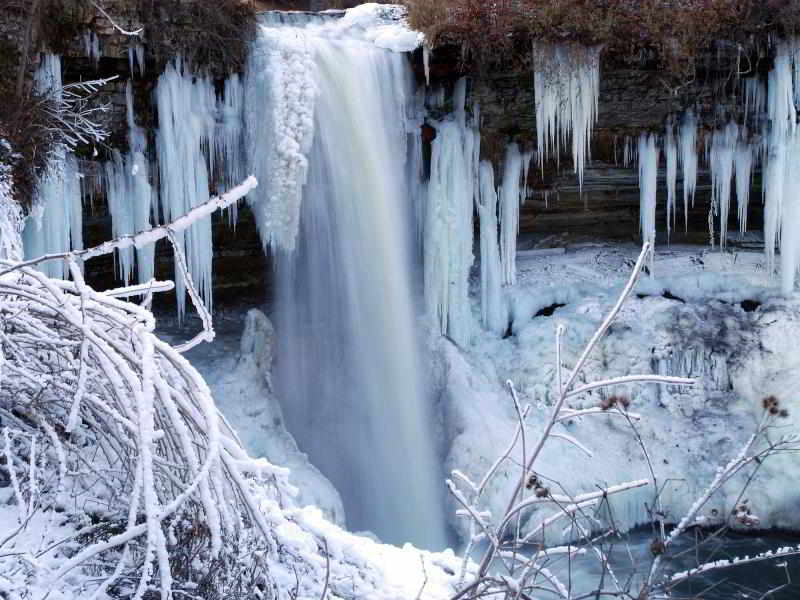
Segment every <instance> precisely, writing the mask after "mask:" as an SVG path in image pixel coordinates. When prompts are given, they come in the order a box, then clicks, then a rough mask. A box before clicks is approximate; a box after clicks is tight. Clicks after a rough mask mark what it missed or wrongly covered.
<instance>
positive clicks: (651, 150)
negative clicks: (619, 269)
mask: <svg viewBox="0 0 800 600" xmlns="http://www.w3.org/2000/svg"><path fill="white" fill-rule="evenodd" d="M657 185H658V146H657V145H656V136H655V135H653V134H645V133H643V134H642V135H641V136H639V227H640V229H641V232H642V239H643V240H644V241H646V242H649V243H650V247H651V248H655V243H656V191H657ZM651 256H652V254H651ZM650 266H651V269H650V273H651V274H652V272H653V271H652V259H651V265H650Z"/></svg>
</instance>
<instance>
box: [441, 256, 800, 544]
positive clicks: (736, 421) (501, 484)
mask: <svg viewBox="0 0 800 600" xmlns="http://www.w3.org/2000/svg"><path fill="white" fill-rule="evenodd" d="M637 252H638V250H637V249H636V248H635V247H633V246H629V247H624V246H619V245H615V246H603V245H598V246H596V247H594V248H585V249H580V250H579V249H574V250H573V249H568V250H567V252H566V253H564V254H561V255H552V254H551V255H547V256H542V257H539V258H536V257H531V258H530V259H527V260H526V261H525V262H524V264H520V272H519V274H518V283H517V286H516V288H514V292H513V295H512V297H511V303H512V314H513V315H514V325H513V332H514V336H513V337H511V338H508V339H498V338H497V337H496V336H494V335H490V334H489V333H488V332H487V333H485V334H482V335H480V336H476V339H475V342H474V344H473V345H471V346H469V347H466V348H457V347H455V346H453V345H452V344H450V343H449V342H447V341H446V340H442V341H441V342H440V344H439V352H440V354H439V356H440V357H441V361H442V362H441V363H439V365H438V367H437V371H436V372H437V374H438V375H437V376H438V381H439V383H440V385H441V386H442V389H443V400H444V402H445V423H446V424H447V428H446V432H445V435H446V439H447V444H448V448H449V454H448V457H447V462H446V465H447V468H448V470H450V469H459V470H461V471H462V472H463V473H464V474H465V475H466V476H467V477H468V478H470V479H472V480H473V481H476V480H478V479H480V477H481V475H482V474H483V473H484V472H485V471H486V470H487V469H488V467H489V465H490V464H491V462H492V461H493V460H494V459H495V458H496V457H497V456H498V454H499V452H500V450H499V449H500V448H502V447H504V446H505V445H506V443H507V441H508V440H510V439H511V436H512V435H513V432H514V430H515V428H516V426H517V422H518V421H517V414H516V412H515V410H514V406H513V403H512V402H511V399H510V398H509V396H508V394H507V392H506V391H505V390H504V385H503V382H505V381H506V380H511V381H513V382H514V383H515V384H516V387H517V390H518V391H519V394H520V402H522V403H531V404H532V406H533V414H532V416H531V417H530V418H529V421H530V423H531V430H532V431H533V432H535V431H537V428H538V427H539V425H538V424H539V423H541V422H543V421H544V420H546V418H547V416H548V415H549V411H550V408H549V404H550V403H551V402H552V401H553V394H554V389H555V387H554V386H555V381H556V366H555V364H554V352H553V344H554V340H555V329H556V327H557V326H559V325H564V326H565V327H566V336H565V337H564V344H563V349H562V365H563V366H564V367H566V368H569V367H570V365H571V364H572V363H573V362H574V360H575V358H576V354H575V353H576V352H577V351H578V350H579V349H580V348H582V345H583V344H584V343H585V341H586V339H587V337H588V336H589V335H590V334H591V333H592V332H593V331H594V328H595V327H596V326H597V324H598V323H599V321H600V320H601V319H602V318H603V317H604V315H605V312H606V311H607V310H608V307H609V305H610V304H611V303H612V302H613V300H614V299H615V297H616V294H617V292H618V290H619V288H620V286H621V285H622V283H623V281H624V279H625V278H626V277H627V275H628V271H629V269H630V266H629V265H630V261H631V260H632V257H633V256H635V254H636V253H637ZM654 272H655V273H656V274H657V276H656V277H655V278H652V279H651V278H645V279H643V280H641V281H640V283H639V285H638V289H637V290H636V292H637V293H638V294H646V295H648V297H645V298H638V297H635V296H634V297H633V298H631V299H630V300H629V301H628V303H627V304H626V306H625V307H624V308H623V310H622V313H621V316H620V319H619V322H617V323H615V324H614V325H613V326H612V329H611V331H610V333H609V334H608V336H607V337H606V338H605V339H604V340H603V341H601V343H600V347H599V348H598V349H597V351H596V352H595V354H594V355H593V356H592V357H590V359H589V371H588V372H587V374H586V380H587V381H590V380H593V379H606V378H609V377H615V376H622V375H626V374H628V373H632V372H643V373H647V372H651V373H657V374H661V375H670V376H681V377H694V378H698V379H699V380H700V384H699V385H698V386H697V387H696V388H695V389H693V390H685V389H684V390H682V389H680V388H677V387H674V386H666V387H661V388H660V389H659V387H657V386H651V385H645V386H640V385H637V384H628V385H624V386H618V388H616V389H614V390H613V391H612V390H610V391H609V392H608V393H617V394H624V395H627V396H628V397H629V398H630V399H631V407H630V410H631V411H632V412H635V413H637V414H639V415H640V416H641V419H640V420H638V421H637V422H636V427H637V429H638V431H639V433H640V434H641V435H642V437H643V439H644V441H645V443H646V445H647V448H648V452H649V453H650V456H651V459H652V462H653V464H654V468H655V469H656V474H657V477H658V481H659V484H664V483H665V482H668V481H669V483H668V484H667V485H666V487H665V490H664V494H663V496H662V498H661V499H662V501H663V503H664V505H665V506H666V507H667V512H668V515H667V521H671V520H677V519H680V518H681V517H682V516H683V514H684V513H685V511H686V510H687V509H688V508H689V505H690V504H691V503H692V502H693V501H694V498H695V497H696V495H697V494H698V493H699V492H700V491H701V490H702V489H703V488H704V487H705V486H706V485H707V484H708V483H709V482H710V481H711V479H712V478H713V476H714V471H715V469H716V467H717V466H718V465H719V464H720V463H722V462H727V461H728V460H729V459H730V458H733V454H734V453H735V452H738V450H739V448H740V447H741V446H742V444H743V443H744V442H745V441H746V439H747V437H748V436H749V435H750V434H751V433H752V432H753V431H754V428H755V425H756V424H757V420H758V419H759V417H760V415H761V412H762V410H763V409H762V408H761V402H760V400H761V398H762V397H763V396H765V395H767V394H770V393H775V394H776V395H777V396H778V397H779V398H780V399H781V402H782V405H783V406H786V408H788V410H789V413H790V417H789V419H788V420H787V421H786V422H785V425H786V426H787V427H788V428H790V429H791V428H793V427H794V426H795V425H794V424H795V423H796V419H797V416H796V415H797V414H800V413H798V411H799V410H800V404H798V403H797V401H796V400H795V399H796V397H797V392H798V391H800V378H798V377H797V375H796V372H797V369H798V367H800V363H798V358H797V354H796V352H794V351H793V350H792V345H793V344H794V343H795V342H794V341H793V340H795V339H796V336H797V335H798V334H800V302H798V299H797V298H796V297H794V296H792V298H790V299H782V298H781V296H780V294H779V293H778V290H777V289H776V287H775V283H774V282H773V281H771V280H770V278H769V277H768V275H767V272H766V271H765V269H764V259H763V256H762V255H761V254H759V253H755V252H739V253H737V254H735V255H733V254H720V253H718V252H716V251H711V250H698V249H697V248H696V247H695V248H691V247H684V248H682V247H676V246H673V247H672V248H671V249H670V251H662V252H659V253H658V254H657V255H656V257H655V269H654ZM664 290H669V291H670V292H671V294H672V295H674V296H677V297H679V298H681V299H683V300H684V301H685V303H683V302H681V301H678V300H671V299H668V298H665V297H662V293H663V292H664ZM743 300H754V301H757V302H762V303H763V304H762V305H761V306H760V307H758V309H757V310H756V311H755V312H745V310H744V309H743V308H742V307H741V306H740V305H739V303H740V302H742V301H743ZM553 303H562V304H566V306H564V307H562V308H558V309H557V310H556V311H555V313H554V314H553V316H552V317H542V316H539V317H534V316H533V315H534V314H535V313H536V311H537V310H538V308H537V307H544V306H549V305H551V304H553ZM602 396H603V394H602V393H598V392H597V391H590V392H587V393H585V394H582V395H581V396H580V397H578V398H576V399H575V401H574V402H573V403H572V404H571V405H570V406H571V407H572V408H574V409H577V410H582V409H590V408H593V407H597V406H598V405H599V402H600V400H601V398H602ZM783 424H784V423H781V425H783ZM559 428H560V429H558V430H557V433H560V434H564V435H567V436H569V437H571V438H575V439H577V440H579V441H580V442H581V443H582V444H583V445H585V446H586V448H587V449H588V450H589V451H591V452H592V453H593V454H594V458H593V459H589V458H588V457H587V456H586V455H585V452H583V451H582V450H581V449H579V448H577V447H572V446H571V445H567V444H565V443H561V442H560V441H558V440H554V441H552V442H550V444H549V445H548V446H546V447H545V451H544V454H543V456H542V458H541V459H540V461H539V462H538V463H537V465H538V466H537V474H539V475H540V476H544V477H550V478H553V479H555V480H557V481H559V482H561V483H562V484H564V485H565V486H566V488H567V490H568V491H570V492H571V493H580V492H584V491H592V490H594V489H596V488H595V486H596V485H606V484H612V483H615V482H618V481H624V480H630V479H636V478H649V475H648V471H647V466H646V462H645V461H644V459H643V456H642V453H641V450H640V449H639V448H638V445H637V443H636V441H635V437H634V436H633V435H632V433H631V431H630V429H629V428H628V426H627V425H626V422H625V420H624V419H621V418H619V417H616V418H615V417H614V416H613V415H611V414H609V415H608V416H600V417H597V416H582V417H581V416H576V417H575V418H574V419H573V420H567V421H565V422H564V423H563V424H561V425H559ZM517 458H519V457H517ZM796 469H797V464H796V461H795V460H794V458H793V457H792V456H791V455H788V454H787V455H781V456H776V457H772V458H770V459H769V460H767V461H766V462H765V463H764V465H763V466H762V467H761V470H760V471H759V477H758V483H757V488H753V489H752V490H751V491H749V494H750V495H751V497H756V498H757V506H758V515H759V517H760V519H761V526H764V527H771V526H781V527H797V526H798V523H799V521H798V518H797V514H796V511H795V510H794V507H795V506H796V503H797V501H798V496H797V491H796V490H794V488H791V486H786V485H785V483H784V482H785V478H786V477H792V476H793V475H791V474H792V473H796ZM501 473H503V475H502V476H501V477H498V478H496V481H495V482H493V483H492V484H491V486H490V489H489V490H488V491H487V497H486V498H487V500H486V505H485V507H486V509H487V510H489V511H490V512H491V513H492V514H495V515H496V514H502V512H503V511H504V509H505V503H506V502H507V497H508V494H509V493H510V490H511V486H513V485H514V484H515V483H516V479H515V478H516V477H517V476H518V475H517V473H518V471H516V469H515V468H514V467H513V466H512V465H511V464H509V466H508V468H507V469H501ZM743 477H744V476H742V477H738V478H737V479H736V480H735V481H734V482H732V483H731V484H730V485H728V486H726V487H725V488H724V489H723V490H722V491H721V492H720V493H719V494H718V495H716V496H715V497H714V498H713V499H712V502H711V504H710V505H709V506H708V507H707V511H710V510H711V509H712V508H713V509H716V510H718V511H719V514H728V513H729V512H730V509H731V504H732V503H734V502H735V501H737V498H738V493H739V491H740V489H741V485H742V484H743V482H744V479H743ZM751 501H752V500H751ZM645 503H648V504H650V505H652V504H653V498H652V491H651V490H648V489H647V488H643V489H642V490H640V491H633V492H627V493H625V494H622V495H619V496H616V497H615V499H614V500H613V501H612V502H611V507H612V509H613V511H614V519H615V522H616V523H617V525H620V526H621V527H622V528H626V527H629V526H632V525H634V524H637V523H644V522H646V521H647V520H648V515H647V511H646V509H645ZM454 510H455V506H454V505H453V506H452V511H454ZM452 511H451V514H452ZM547 514H548V512H547V511H544V512H536V513H535V514H534V515H533V516H532V521H531V524H530V526H531V527H532V526H533V525H534V524H535V523H537V522H538V521H539V520H540V519H542V518H545V517H546V516H547ZM602 514H603V513H602V512H601V513H598V518H601V519H602V518H603V516H602ZM709 514H710V513H709ZM706 516H708V514H706ZM451 524H452V525H453V526H454V527H456V528H458V530H459V531H461V532H462V533H465V532H464V530H463V526H464V522H463V521H462V520H460V519H458V518H456V517H453V518H451ZM549 535H550V538H549V539H550V542H551V543H553V539H554V538H553V536H556V539H560V538H559V537H558V535H559V533H558V532H557V531H556V530H553V531H552V532H550V534H549Z"/></svg>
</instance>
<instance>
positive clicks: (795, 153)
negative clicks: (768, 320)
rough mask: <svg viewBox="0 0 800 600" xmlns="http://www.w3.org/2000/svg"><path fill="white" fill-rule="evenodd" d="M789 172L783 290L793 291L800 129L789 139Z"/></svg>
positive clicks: (797, 259) (798, 255) (798, 238)
mask: <svg viewBox="0 0 800 600" xmlns="http://www.w3.org/2000/svg"><path fill="white" fill-rule="evenodd" d="M785 152H786V159H785V160H786V167H785V168H786V171H785V177H784V183H783V186H784V187H783V203H782V206H781V214H780V220H781V239H780V245H781V291H783V293H784V294H789V293H791V292H792V291H793V290H794V283H795V278H796V275H797V269H798V266H800V132H794V133H792V134H789V139H788V140H787V142H786V151H785Z"/></svg>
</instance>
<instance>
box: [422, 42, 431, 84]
mask: <svg viewBox="0 0 800 600" xmlns="http://www.w3.org/2000/svg"><path fill="white" fill-rule="evenodd" d="M431 52H432V50H431V49H430V48H429V47H428V45H427V44H423V45H422V64H423V67H424V68H425V86H426V87H427V86H430V84H431Z"/></svg>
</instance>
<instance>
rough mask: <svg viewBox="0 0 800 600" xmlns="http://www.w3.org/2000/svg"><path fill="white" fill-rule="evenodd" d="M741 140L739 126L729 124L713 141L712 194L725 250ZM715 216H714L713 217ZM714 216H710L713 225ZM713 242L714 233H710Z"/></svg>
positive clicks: (714, 211)
mask: <svg viewBox="0 0 800 600" xmlns="http://www.w3.org/2000/svg"><path fill="white" fill-rule="evenodd" d="M738 139H739V126H738V125H737V124H736V123H733V122H731V123H728V124H727V125H726V126H725V128H724V129H721V130H717V131H715V132H714V136H713V137H712V140H711V150H710V153H709V163H710V166H711V193H712V207H711V210H712V211H713V213H714V214H716V215H719V245H720V248H721V249H723V250H724V249H725V246H726V244H727V240H728V214H729V212H730V202H731V185H732V183H733V162H734V154H735V153H736V148H737V143H738ZM712 216H713V215H712ZM712 216H709V223H711V222H712V221H711V218H712ZM710 233H711V235H712V242H713V231H712V232H710Z"/></svg>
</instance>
